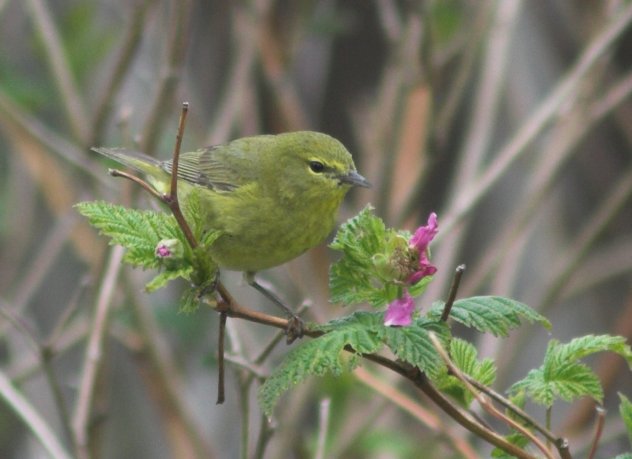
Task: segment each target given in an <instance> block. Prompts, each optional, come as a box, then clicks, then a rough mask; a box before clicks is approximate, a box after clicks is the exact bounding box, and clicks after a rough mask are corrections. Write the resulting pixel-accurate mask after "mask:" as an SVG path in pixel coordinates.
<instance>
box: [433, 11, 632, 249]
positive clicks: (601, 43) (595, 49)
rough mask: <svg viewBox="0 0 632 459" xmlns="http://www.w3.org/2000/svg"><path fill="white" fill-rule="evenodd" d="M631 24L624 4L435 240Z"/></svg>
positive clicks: (456, 205) (466, 192) (453, 208)
mask: <svg viewBox="0 0 632 459" xmlns="http://www.w3.org/2000/svg"><path fill="white" fill-rule="evenodd" d="M630 21H632V5H626V7H625V8H622V11H621V12H620V14H618V15H617V17H616V18H615V20H614V21H613V22H612V23H610V24H608V26H607V27H605V28H604V29H603V30H602V31H601V32H600V33H598V34H597V35H596V36H595V38H594V39H593V40H592V42H591V43H590V44H589V45H588V47H587V48H586V49H585V51H584V52H583V53H582V55H581V56H580V58H579V60H578V61H577V63H576V64H575V66H574V67H573V68H572V69H571V71H570V72H568V74H567V75H566V77H565V78H563V79H562V81H561V82H560V83H559V84H558V85H557V86H556V87H555V88H554V89H553V90H552V91H551V93H550V94H549V96H548V97H547V98H546V99H545V100H544V101H543V102H542V103H541V104H540V105H539V106H538V108H537V109H536V110H535V112H534V113H533V114H532V115H531V116H530V117H529V119H528V120H527V121H526V122H525V123H524V124H523V125H522V127H521V128H520V129H519V130H518V132H517V133H516V134H515V135H514V136H513V137H512V138H511V139H510V140H509V141H508V142H507V144H505V146H504V147H502V148H501V149H500V151H499V152H498V155H497V156H496V159H495V160H494V161H493V162H492V163H491V165H490V166H489V168H487V169H486V170H485V171H484V172H483V174H482V175H481V176H480V178H479V179H478V180H476V182H475V183H473V184H472V185H471V186H468V187H465V188H463V189H462V190H461V192H460V194H459V198H458V199H457V200H455V201H454V202H453V203H452V204H451V205H450V207H449V209H448V212H446V213H445V214H446V216H447V218H444V220H443V223H442V226H443V230H442V231H441V233H439V234H438V235H437V238H436V239H435V241H438V240H440V239H441V238H442V234H443V235H446V234H451V231H452V229H453V228H454V227H455V226H456V225H457V224H458V223H460V222H461V221H462V220H463V218H465V217H466V216H467V215H468V214H469V213H470V212H472V211H473V210H474V207H475V205H476V204H477V203H478V202H479V201H480V200H481V199H482V197H483V196H484V195H485V194H486V193H487V192H488V191H489V190H490V189H491V187H492V186H493V185H494V184H495V183H496V181H497V180H498V179H499V178H500V177H502V176H503V174H504V173H505V172H506V171H507V169H508V168H509V166H511V165H512V164H513V163H514V161H516V160H517V159H518V158H519V157H520V155H521V154H522V153H524V152H525V151H526V147H527V146H529V145H530V144H531V142H532V141H533V140H535V138H536V137H537V135H539V134H540V133H541V132H542V130H543V129H544V128H545V127H546V126H547V125H548V124H549V123H550V122H551V120H552V119H553V118H554V117H555V116H556V115H557V114H558V113H559V111H560V110H561V109H562V107H563V106H564V105H565V104H568V103H569V96H570V95H571V94H572V93H573V91H575V90H576V88H577V86H578V85H579V84H580V83H581V82H582V81H583V78H584V76H585V75H586V73H587V72H588V71H589V70H590V69H591V68H592V67H593V66H594V65H595V63H597V62H598V61H599V59H600V58H601V57H602V56H603V55H604V54H605V53H606V52H608V51H609V50H610V48H611V46H612V45H613V43H614V42H615V40H617V39H618V38H619V37H620V36H621V34H622V33H623V32H625V30H626V29H627V26H628V25H629V23H630Z"/></svg>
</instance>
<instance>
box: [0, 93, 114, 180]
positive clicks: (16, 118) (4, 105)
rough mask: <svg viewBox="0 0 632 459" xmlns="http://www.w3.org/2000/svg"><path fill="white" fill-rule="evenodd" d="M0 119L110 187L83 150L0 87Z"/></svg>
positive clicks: (10, 127) (7, 126)
mask: <svg viewBox="0 0 632 459" xmlns="http://www.w3.org/2000/svg"><path fill="white" fill-rule="evenodd" d="M0 119H1V120H2V123H1V124H4V125H5V126H3V127H6V128H8V129H13V130H16V131H18V132H21V133H23V135H24V136H25V137H27V138H28V139H29V140H33V141H34V142H35V143H37V144H39V145H41V146H42V147H44V148H46V149H47V150H49V151H51V152H53V153H55V154H56V155H57V156H58V157H60V158H62V159H63V160H64V161H66V162H68V163H69V164H72V165H73V166H75V167H77V168H78V169H79V170H81V171H82V172H83V173H85V174H86V175H87V176H89V177H90V178H91V179H93V180H96V182H97V183H99V184H100V185H102V186H105V187H111V186H112V183H111V180H107V179H106V178H105V177H104V176H103V174H102V173H100V171H99V168H98V167H94V165H95V164H96V162H95V161H93V160H92V159H90V158H87V157H86V156H85V152H84V151H83V150H82V149H81V148H79V147H77V145H76V144H75V143H72V142H70V141H68V140H67V139H65V138H64V137H62V136H61V135H60V134H58V133H57V132H55V131H53V130H52V129H50V128H49V127H48V126H46V125H45V124H43V123H42V122H41V121H40V120H39V119H37V118H35V117H34V116H31V115H29V114H28V113H26V112H25V111H24V110H22V109H21V108H20V106H19V105H17V104H16V103H15V102H13V100H12V99H11V97H9V95H8V94H6V93H5V92H4V91H2V88H0Z"/></svg>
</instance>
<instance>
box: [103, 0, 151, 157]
mask: <svg viewBox="0 0 632 459" xmlns="http://www.w3.org/2000/svg"><path fill="white" fill-rule="evenodd" d="M153 4H155V0H140V1H138V2H136V4H135V7H134V11H133V12H132V13H131V16H132V19H131V21H130V22H129V25H128V26H127V28H126V30H125V32H124V38H123V39H122V41H121V46H120V47H119V54H118V56H117V59H116V62H115V64H114V66H113V68H112V73H111V74H110V75H109V77H108V78H107V80H106V81H107V82H106V85H105V89H104V90H103V92H102V93H101V95H100V96H99V98H98V102H97V103H96V107H97V108H96V110H95V115H94V121H93V122H92V133H91V135H90V144H91V145H95V144H99V143H100V140H101V137H102V136H103V131H104V129H105V123H106V121H107V119H108V117H109V116H110V113H111V112H112V107H113V106H114V103H113V101H114V99H115V98H116V95H117V93H118V91H119V89H120V87H121V85H122V83H123V80H124V78H125V76H126V75H127V72H128V71H129V68H130V67H131V64H132V62H133V58H134V55H135V54H136V51H137V50H138V48H139V47H140V43H141V37H142V35H143V30H144V28H143V26H144V25H145V18H146V16H147V12H148V11H149V7H150V6H153Z"/></svg>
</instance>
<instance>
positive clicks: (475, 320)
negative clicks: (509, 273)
mask: <svg viewBox="0 0 632 459" xmlns="http://www.w3.org/2000/svg"><path fill="white" fill-rule="evenodd" d="M444 305H445V303H443V302H436V303H434V304H433V305H432V307H431V310H430V311H429V312H428V316H429V317H432V318H436V319H439V317H441V314H442V312H443V308H444ZM450 317H451V318H452V319H454V320H456V321H457V322H460V323H462V324H463V325H465V326H467V327H472V328H475V329H476V330H478V331H480V332H483V333H491V334H493V335H494V336H507V335H508V334H509V331H510V330H512V329H514V328H517V327H519V326H520V325H521V323H522V321H527V322H530V323H534V322H537V323H539V324H540V325H542V326H544V327H545V328H547V329H550V328H551V323H550V322H549V321H548V320H547V319H546V317H544V316H542V315H540V314H538V313H537V312H536V311H535V310H533V309H531V308H530V307H529V306H527V305H525V304H523V303H520V302H518V301H515V300H512V299H509V298H504V297H500V296H475V297H471V298H463V299H460V300H457V301H455V302H454V304H453V305H452V309H451V310H450Z"/></svg>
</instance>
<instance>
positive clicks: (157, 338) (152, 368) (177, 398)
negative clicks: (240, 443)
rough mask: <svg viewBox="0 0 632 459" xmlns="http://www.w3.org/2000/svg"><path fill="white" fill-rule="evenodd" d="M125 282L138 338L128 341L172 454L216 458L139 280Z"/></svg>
mask: <svg viewBox="0 0 632 459" xmlns="http://www.w3.org/2000/svg"><path fill="white" fill-rule="evenodd" d="M125 285H126V288H127V289H128V291H129V294H130V295H131V296H132V301H131V302H130V303H129V304H130V308H131V311H132V314H133V316H134V320H135V325H136V328H135V331H136V334H134V336H133V338H135V339H133V340H130V339H127V340H125V342H126V343H128V346H129V347H130V348H131V349H132V350H133V351H134V353H135V357H136V358H137V361H138V362H139V363H140V369H141V372H140V374H141V376H143V378H144V380H145V381H146V383H147V387H148V388H149V389H150V390H149V394H150V395H151V396H152V398H153V400H154V402H155V404H156V406H157V407H158V409H159V410H160V412H161V416H160V419H162V421H163V422H164V429H165V431H166V432H167V436H168V439H169V442H170V447H171V456H172V457H183V458H184V457H186V458H188V457H203V458H209V459H211V458H215V457H216V456H217V455H216V453H215V451H214V450H213V449H212V447H211V445H209V443H208V441H207V440H206V439H205V436H204V434H203V432H202V431H201V428H200V424H199V423H196V421H195V419H194V416H193V415H192V413H191V411H190V409H189V408H188V406H187V404H186V403H185V400H184V399H183V396H182V394H183V393H184V391H183V390H182V387H183V385H184V384H183V382H182V381H181V376H180V373H179V372H178V368H177V365H176V364H175V363H174V361H173V356H172V355H171V354H170V352H169V351H170V350H169V348H167V347H164V346H161V339H163V338H164V337H163V336H161V335H160V330H159V329H158V325H157V324H156V319H155V317H154V315H153V313H152V311H151V308H150V307H149V305H147V304H146V296H145V295H141V291H140V289H139V288H138V282H133V283H132V282H126V284H125Z"/></svg>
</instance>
